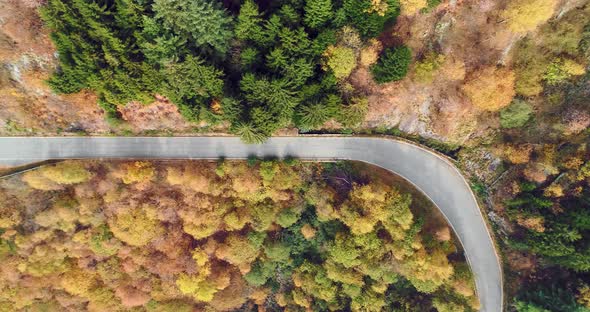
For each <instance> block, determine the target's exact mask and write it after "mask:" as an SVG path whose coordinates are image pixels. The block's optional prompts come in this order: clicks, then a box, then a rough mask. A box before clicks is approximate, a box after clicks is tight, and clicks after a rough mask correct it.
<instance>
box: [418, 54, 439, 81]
mask: <svg viewBox="0 0 590 312" xmlns="http://www.w3.org/2000/svg"><path fill="white" fill-rule="evenodd" d="M444 62H445V56H444V55H441V54H435V53H430V54H428V55H427V56H426V57H425V58H424V59H423V60H422V61H420V62H418V63H416V66H415V69H414V77H415V79H416V81H418V82H422V83H431V82H432V81H433V80H434V77H435V74H436V72H437V70H438V69H439V68H440V67H441V66H442V65H443V63H444Z"/></svg>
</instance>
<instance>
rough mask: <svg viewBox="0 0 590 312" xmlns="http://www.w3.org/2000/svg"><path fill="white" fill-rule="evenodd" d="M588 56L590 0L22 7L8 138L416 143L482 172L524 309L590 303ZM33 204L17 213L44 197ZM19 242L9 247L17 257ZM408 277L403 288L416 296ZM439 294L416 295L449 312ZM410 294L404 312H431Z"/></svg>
mask: <svg viewBox="0 0 590 312" xmlns="http://www.w3.org/2000/svg"><path fill="white" fill-rule="evenodd" d="M589 63H590V5H589V4H588V1H587V0H568V1H558V0H462V1H454V0H442V1H439V0H399V1H398V0H278V1H265V0H243V1H238V0H223V1H221V0H219V1H217V0H193V1H190V2H187V1H178V0H167V1H165V0H94V1H82V0H47V1H45V0H6V1H5V3H0V132H1V133H2V135H62V134H65V135H178V134H182V135H186V134H190V135H195V134H196V133H206V134H210V133H223V134H227V133H228V132H229V133H231V134H235V135H240V136H241V137H242V138H243V139H244V140H245V141H246V142H250V143H255V142H261V141H263V140H264V139H265V138H267V137H268V136H269V135H271V134H273V133H274V134H277V133H278V134H284V133H288V134H296V133H318V132H321V133H339V134H378V135H382V134H387V135H391V136H397V137H403V138H409V139H411V140H414V141H417V142H420V143H422V144H425V145H428V146H430V147H432V148H434V149H437V150H438V151H440V152H443V153H445V154H447V156H449V157H451V158H454V159H455V160H456V161H457V164H458V165H459V167H460V168H461V169H462V172H463V173H464V175H465V176H466V177H468V178H470V179H471V182H472V186H473V189H474V191H476V193H477V194H478V197H479V199H480V204H481V207H482V210H484V211H483V212H484V215H486V218H487V219H488V221H489V224H490V226H491V228H492V229H493V231H494V233H495V235H494V236H495V241H496V242H497V243H498V250H499V252H500V256H501V258H502V261H503V265H504V271H503V273H504V281H505V285H504V289H505V298H506V302H505V307H506V308H507V309H508V311H510V312H512V311H518V312H546V311H558V312H559V311H564V312H565V311H567V312H569V311H577V312H580V311H584V312H585V311H588V310H590V273H589V272H590V261H589V260H588V259H590V226H589V224H590V221H589V220H590V217H589V211H590V193H589V189H590V186H589V183H590V173H589V172H590V151H589V150H588V143H589V139H590V131H589V129H588V128H589V126H590V105H589V102H588V99H590V75H589V74H588V64H589ZM47 84H49V86H50V87H51V89H49V87H48V86H47ZM97 102H98V103H99V104H100V107H101V109H98V108H97V106H96V103H97ZM103 110H104V111H103ZM105 112H106V113H105ZM181 114H182V115H181ZM105 117H106V119H107V120H108V122H106V121H105ZM209 125H217V126H215V127H209ZM216 127H217V128H216ZM318 129H319V130H318ZM209 131H210V132H209ZM289 131H291V132H289ZM85 166H86V165H85ZM88 166H89V167H87V168H86V169H87V170H88V171H89V172H91V176H92V178H89V180H88V181H84V182H80V184H76V183H74V184H67V183H66V184H63V185H62V184H60V183H59V178H55V179H58V180H57V181H52V180H51V179H50V180H47V179H44V178H39V177H37V178H33V176H34V175H33V174H30V175H31V177H29V178H28V179H29V180H28V182H27V184H24V185H29V183H32V184H31V185H34V184H35V183H39V184H38V186H40V185H50V186H45V187H49V188H55V189H53V190H47V192H58V191H59V192H61V191H67V192H70V193H71V194H73V195H71V196H74V195H75V191H72V189H75V188H77V187H81V185H85V183H91V182H90V181H97V179H99V177H103V178H104V177H107V176H109V177H110V174H107V172H110V170H111V169H110V168H113V170H115V169H116V168H118V167H117V165H115V164H114V165H112V166H111V167H109V166H107V165H104V166H105V167H104V168H106V169H100V168H103V167H101V166H100V165H94V167H92V166H91V165H88ZM139 166H143V165H139ZM152 166H153V167H154V168H156V169H154V170H155V171H154V174H155V175H156V176H162V177H167V173H166V170H164V169H162V168H159V167H158V166H159V165H157V164H155V163H154V164H152ZM257 166H260V164H258V165H257ZM281 166H282V165H281ZM148 167H149V166H148ZM248 168H250V167H248ZM116 170H120V169H116ZM138 170H139V169H138ZM140 171H141V170H140ZM148 171H149V170H148ZM43 176H44V175H43ZM118 179H122V178H118ZM216 179H217V178H216ZM219 179H221V178H219ZM304 180H305V179H304ZM115 181H118V182H117V183H118V184H119V185H121V186H122V187H123V186H125V187H126V186H127V185H128V184H125V183H122V184H121V182H120V181H119V180H116V179H115ZM317 181H319V182H321V181H324V180H323V178H322V179H320V180H317ZM319 182H318V183H319ZM322 183H323V182H322ZM312 184H313V183H312ZM320 184H321V183H320ZM129 185H135V184H133V183H131V184H129ZM138 185H139V184H138ZM321 185H323V184H321ZM40 187H43V186H40ZM169 187H172V186H169V185H167V186H166V188H169ZM177 187H179V186H177ZM264 187H266V186H264ZM33 189H35V188H34V187H33ZM95 189H96V190H99V188H97V187H95ZM11 192H16V191H15V190H13V191H11ZM35 192H41V190H38V189H37V190H36V191H35ZM97 192H99V193H100V191H97ZM137 192H139V191H137ZM52 194H54V193H52ZM55 194H57V193H55ZM157 194H160V193H157ZM346 194H348V193H346ZM103 195H104V194H102V193H101V195H100V196H103ZM7 196H8V195H7ZM14 196H17V195H14ZM19 196H21V197H19ZM19 196H17V197H16V199H15V197H12V195H10V196H9V198H12V199H11V201H9V202H10V203H12V204H10V205H13V206H15V207H16V206H18V205H19V204H18V202H19V201H22V202H24V203H28V201H29V200H30V199H29V198H26V197H22V196H24V195H22V194H21V195H19ZM47 196H49V195H47ZM52 196H53V195H52ZM97 196H98V195H97ZM129 196H131V195H129ZM47 198H53V197H47ZM53 200H54V199H51V201H52V202H53ZM101 200H102V201H104V199H101ZM152 200H153V201H154V202H155V201H156V199H155V198H154V199H152ZM306 200H307V199H306ZM412 200H413V201H412V202H414V201H415V200H416V198H415V197H413V198H412ZM102 201H101V203H102ZM1 204H4V203H1ZM307 205H312V206H313V204H309V203H308V204H307ZM2 207H4V206H2ZM11 207H12V206H11ZM18 207H20V206H18ZM104 209H107V211H110V210H109V209H111V208H108V207H107V208H104ZM30 213H33V212H30ZM109 213H110V212H109ZM8 215H10V213H8ZM106 215H107V216H108V215H109V214H108V213H107V214H106ZM302 215H305V214H302ZM15 218H16V217H15ZM18 218H19V219H18V220H20V217H18ZM179 218H180V217H179ZM9 219H10V217H9ZM340 220H344V219H340ZM418 220H419V218H417V217H416V218H415V221H414V222H418ZM10 222H12V221H9V222H8V223H7V224H8V225H10V224H12V223H10ZM23 222H24V221H23ZM342 222H344V221H342ZM344 223H345V222H344ZM27 224H28V225H29V226H32V227H34V228H36V227H37V226H39V225H36V223H34V222H33V221H30V222H29V223H27ZM107 224H108V222H107ZM166 226H167V225H166ZM274 226H277V227H280V225H276V224H275V225H274ZM78 227H80V228H85V227H86V225H85V226H78V225H77V226H76V229H78ZM6 228H7V229H9V227H8V226H7V227H6ZM109 231H110V230H109ZM111 232H112V231H111ZM111 232H109V233H111ZM5 233H9V234H5V235H4V236H5V238H3V241H2V242H3V246H4V248H5V250H12V251H11V252H13V251H16V249H15V248H16V246H17V245H15V243H14V242H12V241H13V236H10V235H11V234H10V233H14V232H11V231H10V230H6V232H5ZM187 233H188V232H187ZM60 235H65V234H62V233H61V232H60ZM109 235H110V234H109ZM187 235H190V233H189V234H187ZM214 236H215V235H214ZM114 237H116V236H114ZM191 237H192V236H191ZM215 237H216V238H218V237H217V236H215ZM193 239H194V237H193ZM121 241H123V240H121ZM197 241H198V240H197ZM11 246H12V247H11ZM60 248H61V247H60ZM260 248H262V247H260ZM62 249H63V248H62ZM260 255H263V253H262V251H261V254H260ZM137 257H139V256H137ZM263 257H266V256H265V255H264V256H263ZM449 259H450V258H449ZM68 261H72V260H71V259H69V260H68ZM256 261H257V260H256ZM256 265H257V266H259V267H263V265H262V264H256ZM326 270H327V269H326ZM454 270H455V271H454V272H457V271H458V270H459V269H457V268H456V267H455V269H454ZM19 274H21V273H19ZM265 274H266V273H265ZM363 274H364V273H363ZM400 274H401V273H400ZM19 276H20V275H19ZM401 276H402V277H400V282H395V283H394V285H396V286H395V287H398V288H396V289H404V290H403V291H401V290H400V291H399V292H397V293H398V294H400V293H404V291H407V289H411V288H412V287H414V288H416V289H417V287H416V285H413V284H412V280H411V279H410V278H408V277H403V274H401ZM266 277H267V276H266V275H265V278H266ZM27 278H29V279H30V280H34V281H37V280H38V278H33V277H31V276H28V277H27ZM126 278H127V277H126ZM7 280H10V279H7ZM406 280H407V281H406ZM266 281H268V283H267V284H264V285H263V286H260V287H263V288H264V289H273V288H272V287H271V286H272V285H277V284H276V278H275V279H274V280H273V279H271V278H270V277H268V278H266ZM273 281H275V282H273ZM414 282H415V280H414ZM97 283H98V284H100V285H101V287H107V286H105V285H107V284H108V283H106V282H105V281H104V280H103V281H102V282H101V281H99V282H97ZM404 283H405V284H404ZM109 285H111V286H112V284H109ZM170 285H172V286H174V285H175V282H174V283H172V282H171V283H170V284H169V286H170ZM244 285H248V287H251V284H244ZM400 285H402V286H400ZM403 285H405V286H403ZM410 285H411V286H410ZM23 287H24V286H23ZM27 287H28V286H27ZM109 287H110V286H109ZM134 287H135V286H134ZM338 287H340V286H338ZM392 287H393V286H392ZM58 288H59V287H58ZM20 289H23V290H22V291H24V289H27V290H26V292H27V293H29V292H30V290H29V289H28V288H20ZM110 289H111V291H115V290H116V287H115V288H112V287H111V288H110ZM113 289H114V290H113ZM14 291H16V290H14ZM60 291H61V290H60ZM440 291H441V290H440V289H438V290H436V291H434V292H433V293H432V294H429V295H424V294H423V292H422V291H420V290H418V292H419V293H420V294H419V295H416V294H417V293H415V292H413V291H412V292H410V293H407V294H408V295H407V297H408V298H418V297H419V298H421V299H419V300H417V301H420V302H422V303H421V304H424V305H423V306H421V305H418V307H419V310H420V309H422V308H424V309H428V307H431V306H434V304H435V302H437V304H438V306H437V307H436V308H437V309H439V310H443V311H444V308H443V307H442V305H441V301H440V300H437V301H435V299H436V298H439V297H437V296H440V295H441V293H440ZM146 292H147V291H146ZM30 293H35V292H30ZM39 294H40V290H38V291H37V293H36V295H31V296H33V297H35V296H37V297H35V298H40V297H42V296H41V295H39ZM61 294H63V295H64V296H67V298H72V297H74V295H72V294H71V293H67V292H66V291H61ZM391 294H392V293H388V292H386V295H385V298H386V299H385V302H386V307H387V304H390V303H391V304H394V306H395V307H397V309H400V310H402V311H403V309H406V310H411V308H400V307H401V306H404V307H415V306H416V304H417V303H415V302H414V301H412V303H407V304H406V303H404V304H402V303H399V301H395V302H397V303H392V302H394V301H392V300H393V299H391V298H392V296H393V295H391ZM404 294H406V293H404ZM48 296H49V295H48ZM288 296H289V295H287V297H288ZM345 296H348V295H342V297H338V298H339V299H338V300H340V299H341V298H344V297H345ZM400 296H401V295H400ZM269 297H272V296H270V295H269ZM109 298H110V297H109ZM154 298H155V297H154ZM272 298H275V297H272ZM289 298H291V299H292V298H293V296H292V295H291V297H289ZM348 298H350V296H349V297H348ZM445 298H447V297H445ZM449 298H450V297H449ZM453 298H455V297H453ZM40 300H41V299H31V302H33V303H31V305H30V307H33V306H35V305H36V304H39V301H40ZM56 300H57V299H56ZM80 300H81V299H80ZM85 300H86V299H85ZM166 300H167V299H166ZM166 300H164V301H166ZM183 300H184V299H183ZM248 300H251V299H248ZM272 300H275V299H272ZM314 300H315V299H313V300H312V301H313V302H314V303H313V304H312V305H311V307H312V308H313V307H317V306H316V305H315V304H316V303H315V301H314ZM342 300H344V299H342ZM346 300H348V299H346ZM346 300H344V301H346ZM350 300H351V301H350V302H352V299H350ZM395 300H398V299H395ZM408 300H410V299H408ZM411 300H414V299H411ZM411 300H410V301H411ZM453 300H454V299H453ZM457 300H459V299H457ZM156 301H158V300H157V299H156ZM181 301H182V300H181ZM324 301H325V300H324ZM459 301H460V300H459ZM50 302H51V303H50V305H51V304H56V303H55V302H53V301H51V300H50ZM268 302H271V301H270V299H269V301H268ZM273 302H274V301H273ZM339 302H341V301H339ZM346 302H348V301H346ZM463 303H465V302H463ZM197 304H200V305H207V304H209V303H197ZM248 304H249V305H253V304H255V303H252V301H250V303H248ZM326 304H327V301H326ZM72 306H75V304H74V305H72ZM464 306H465V307H466V308H465V309H468V308H467V304H464ZM471 306H473V305H471ZM23 309H25V308H23ZM31 309H33V308H31ZM458 309H459V308H457V307H456V306H451V308H449V307H448V306H447V310H451V311H455V310H458Z"/></svg>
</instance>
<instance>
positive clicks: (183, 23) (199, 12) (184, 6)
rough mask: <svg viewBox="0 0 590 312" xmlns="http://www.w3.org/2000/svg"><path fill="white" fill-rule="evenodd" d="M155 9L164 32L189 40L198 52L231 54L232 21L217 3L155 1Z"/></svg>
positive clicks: (214, 0)
mask: <svg viewBox="0 0 590 312" xmlns="http://www.w3.org/2000/svg"><path fill="white" fill-rule="evenodd" d="M152 9H153V10H154V13H155V18H156V19H157V20H158V21H159V22H161V23H162V24H163V26H164V29H166V30H168V31H171V32H172V33H174V34H176V35H178V36H181V37H182V38H188V40H189V41H190V42H192V43H193V44H194V45H195V46H196V47H197V48H200V49H204V50H208V49H213V50H214V51H215V52H217V53H220V54H225V53H226V52H227V51H228V49H229V41H230V39H231V38H232V36H233V32H232V23H233V22H232V20H233V19H232V17H231V16H229V15H228V14H227V12H226V11H225V10H224V9H223V8H222V7H221V4H220V3H219V2H217V1H216V0H212V1H210V0H191V1H183V0H155V1H154V4H153V5H152Z"/></svg>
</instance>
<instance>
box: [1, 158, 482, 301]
mask: <svg viewBox="0 0 590 312" xmlns="http://www.w3.org/2000/svg"><path fill="white" fill-rule="evenodd" d="M390 175H391V174H389V173H386V174H383V173H380V171H377V170H376V169H374V168H371V167H370V166H368V165H364V164H360V163H349V162H340V163H303V162H300V161H297V160H292V159H291V160H285V161H277V160H265V161H260V160H256V159H250V160H248V161H247V162H246V161H223V160H220V161H218V162H214V161H158V162H150V161H124V162H123V161H119V162H98V161H64V162H59V163H57V164H52V165H46V166H43V167H41V168H38V169H35V170H32V171H28V172H25V173H24V174H20V175H18V176H14V177H11V178H6V179H2V180H0V196H1V197H2V198H3V201H1V202H0V227H1V233H2V235H1V239H0V258H1V259H2V263H3V265H2V267H0V275H1V278H0V310H1V311H15V310H17V311H83V310H88V311H124V310H125V311H129V310H131V311H196V310H195V309H197V310H198V311H278V310H282V311H393V310H395V311H428V310H431V309H433V308H434V309H436V310H437V311H440V312H447V311H449V312H450V311H453V312H455V311H475V309H477V307H478V301H477V296H476V294H475V292H474V282H473V279H472V276H471V273H470V270H469V267H468V265H467V263H466V262H465V259H464V258H463V254H462V251H461V249H460V247H459V248H458V246H457V245H456V244H455V239H454V238H453V234H452V233H451V230H450V228H449V227H448V225H447V224H446V222H445V221H444V218H442V217H441V216H439V217H436V213H435V212H434V207H433V206H431V204H430V203H429V201H428V200H426V199H425V198H422V195H420V193H419V192H417V191H415V190H410V189H409V186H407V185H405V186H404V185H400V187H399V188H398V187H397V186H396V183H394V181H396V180H392V178H391V177H389V176H390Z"/></svg>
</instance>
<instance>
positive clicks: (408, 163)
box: [0, 136, 503, 312]
mask: <svg viewBox="0 0 590 312" xmlns="http://www.w3.org/2000/svg"><path fill="white" fill-rule="evenodd" d="M251 155H256V156H259V157H271V156H272V157H286V156H292V157H296V158H303V159H317V160H326V159H349V160H358V161H363V162H367V163H371V164H374V165H377V166H380V167H383V168H385V169H387V170H390V171H392V172H394V173H397V174H398V175H400V176H402V177H404V178H405V179H407V180H409V181H410V182H411V183H413V184H414V185H415V186H416V187H417V188H418V189H420V190H421V191H422V192H423V193H424V194H426V196H428V197H429V198H430V199H431V200H432V201H433V202H434V204H435V205H436V206H437V207H438V208H439V209H440V210H441V211H442V213H443V214H444V215H445V217H446V218H447V219H448V221H449V223H450V225H451V226H452V227H453V229H454V230H455V233H456V234H457V236H458V237H459V240H460V241H461V243H462V245H463V248H464V250H465V254H466V256H467V260H468V262H469V264H470V266H471V269H472V271H473V273H474V275H475V282H476V286H477V292H478V296H479V299H480V302H481V310H480V311H485V312H500V311H502V304H503V293H502V272H501V268H500V264H499V261H498V257H497V254H496V252H495V247H494V244H493V242H492V239H491V237H490V234H489V232H488V229H487V227H486V224H485V221H484V218H483V217H482V214H481V212H480V209H479V207H478V205H477V201H476V199H475V197H474V196H473V193H472V192H471V189H470V187H469V185H468V184H467V182H466V181H465V179H464V178H463V176H462V175H461V174H460V172H459V171H458V170H457V169H456V168H455V166H454V165H453V164H452V163H450V162H449V161H448V160H446V159H445V158H443V157H440V156H438V155H436V154H434V153H432V152H430V151H428V150H426V149H423V148H421V147H419V146H416V145H413V144H410V143H406V142H402V141H397V140H393V139H387V138H369V137H337V136H336V137H334V136H313V137H312V136H309V137H275V138H271V139H270V140H268V141H267V142H266V143H264V144H260V145H246V144H244V143H242V142H241V141H240V140H239V139H238V138H235V137H55V138H54V137H10V138H0V165H6V166H9V165H13V166H14V165H23V164H26V163H31V162H36V161H43V160H49V159H68V158H168V159H174V158H178V159H187V158H188V159H192V158H201V159H203V158H219V157H225V158H246V157H248V156H251Z"/></svg>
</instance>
